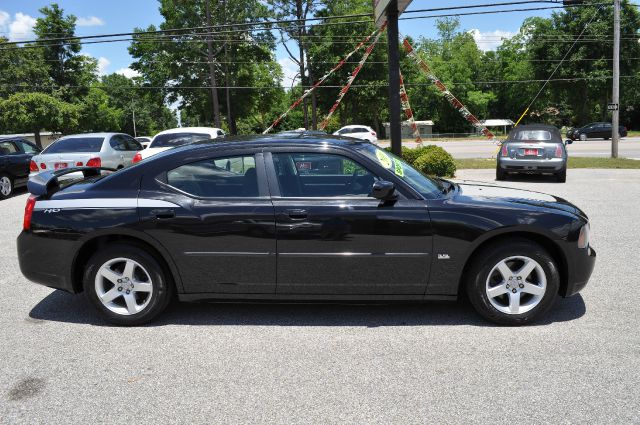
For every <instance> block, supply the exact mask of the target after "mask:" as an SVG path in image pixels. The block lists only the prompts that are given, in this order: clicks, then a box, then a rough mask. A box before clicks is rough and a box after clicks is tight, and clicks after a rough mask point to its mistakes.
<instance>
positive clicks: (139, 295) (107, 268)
mask: <svg viewBox="0 0 640 425" xmlns="http://www.w3.org/2000/svg"><path fill="white" fill-rule="evenodd" d="M95 289H96V294H97V295H98V299H99V300H100V302H101V303H102V305H104V306H105V307H106V308H107V309H109V310H110V311H112V312H114V313H116V314H120V315H123V316H130V315H132V314H136V313H139V312H141V311H142V310H144V309H145V308H146V307H147V306H148V305H149V301H151V297H152V295H153V285H152V282H151V277H150V275H149V272H147V270H146V269H145V268H144V267H142V266H141V265H140V263H138V262H136V261H134V260H131V259H129V258H114V259H111V260H109V261H107V262H106V263H104V264H103V265H102V266H101V267H100V268H99V269H98V272H97V273H96V280H95Z"/></svg>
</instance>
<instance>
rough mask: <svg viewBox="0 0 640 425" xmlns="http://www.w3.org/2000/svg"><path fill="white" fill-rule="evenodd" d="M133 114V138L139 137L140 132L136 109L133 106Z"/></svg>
mask: <svg viewBox="0 0 640 425" xmlns="http://www.w3.org/2000/svg"><path fill="white" fill-rule="evenodd" d="M131 112H132V113H133V137H138V132H137V131H136V108H134V107H133V105H131Z"/></svg>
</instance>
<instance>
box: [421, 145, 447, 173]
mask: <svg viewBox="0 0 640 425" xmlns="http://www.w3.org/2000/svg"><path fill="white" fill-rule="evenodd" d="M412 165H413V166H414V167H415V168H416V169H417V170H418V171H420V172H422V173H424V174H427V175H430V176H438V177H453V176H454V175H455V173H456V163H455V162H454V161H453V157H452V156H451V155H450V154H449V153H448V152H447V151H445V150H444V149H442V148H441V147H438V146H433V145H431V146H425V150H424V151H423V152H422V153H421V155H420V156H419V157H418V158H417V159H416V160H415V161H414V163H413V164H412Z"/></svg>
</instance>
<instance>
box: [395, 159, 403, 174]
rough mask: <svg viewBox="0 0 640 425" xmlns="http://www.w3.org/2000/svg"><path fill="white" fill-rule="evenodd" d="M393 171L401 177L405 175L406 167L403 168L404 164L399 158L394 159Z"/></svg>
mask: <svg viewBox="0 0 640 425" xmlns="http://www.w3.org/2000/svg"><path fill="white" fill-rule="evenodd" d="M393 166H394V167H393V171H394V172H395V173H396V175H398V176H400V177H404V168H402V164H401V163H400V161H398V160H393Z"/></svg>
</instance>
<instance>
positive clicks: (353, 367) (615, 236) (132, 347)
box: [0, 170, 640, 424]
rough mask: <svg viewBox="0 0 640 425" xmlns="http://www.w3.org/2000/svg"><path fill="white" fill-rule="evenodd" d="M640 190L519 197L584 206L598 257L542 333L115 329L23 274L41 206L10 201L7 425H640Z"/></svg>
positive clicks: (542, 185)
mask: <svg viewBox="0 0 640 425" xmlns="http://www.w3.org/2000/svg"><path fill="white" fill-rule="evenodd" d="M492 174H493V173H492V171H491V170H477V171H465V170H463V171H461V172H460V176H461V177H463V178H467V179H480V180H490V179H491V178H492ZM639 183H640V170H614V171H606V170H570V171H569V176H568V182H567V183H566V184H557V183H553V182H550V181H548V180H546V179H540V180H537V181H534V182H527V181H524V180H522V181H517V182H508V183H506V184H508V185H510V186H517V187H524V188H531V189H536V190H542V191H547V192H551V193H556V194H559V195H561V196H563V197H566V198H568V199H569V200H572V201H575V202H576V203H577V204H578V205H579V206H580V207H582V208H583V209H584V210H585V211H586V212H587V213H588V214H589V215H590V216H591V218H592V228H593V238H592V240H593V244H594V246H595V248H596V249H597V251H598V263H597V266H596V270H595V272H594V275H593V278H592V281H591V283H590V284H589V285H588V286H587V288H586V289H585V291H584V292H583V294H582V295H580V296H576V297H573V298H570V299H566V300H558V302H557V303H556V305H555V306H554V308H553V310H552V311H551V313H550V315H549V317H548V319H547V320H546V321H544V322H543V323H541V324H539V325H538V326H530V327H524V328H505V327H496V326H492V325H491V324H488V323H486V322H483V321H482V320H480V319H479V318H478V317H477V316H476V315H475V313H474V312H473V311H472V310H471V309H470V308H469V307H467V306H465V305H458V304H429V305H391V306H362V305H359V306H353V305H177V306H175V307H173V308H172V310H171V311H170V312H169V313H168V314H167V315H165V316H164V317H163V318H162V320H160V321H159V322H157V323H155V324H154V325H152V326H147V327H140V328H118V327H110V326H105V324H104V323H103V322H101V321H100V320H98V319H97V318H96V316H95V315H94V313H93V311H92V310H91V309H90V308H89V307H88V305H87V304H86V303H85V301H84V299H83V298H82V297H77V296H72V295H68V294H64V293H61V292H58V291H52V290H50V289H47V288H44V287H40V286H37V285H33V284H30V283H28V282H27V281H26V280H25V279H24V278H23V277H22V276H21V275H20V273H19V270H18V266H17V259H16V252H15V246H14V240H15V237H16V236H17V234H18V231H19V226H20V225H21V220H22V210H23V208H24V202H25V195H20V196H17V197H14V198H12V199H9V200H7V201H1V202H0V206H1V211H2V214H1V215H0V254H1V258H2V262H0V294H1V298H0V299H1V301H0V302H1V305H0V341H2V343H0V358H1V359H2V361H1V362H0V377H2V378H1V379H0V423H4V424H36V423H50V424H60V423H69V424H71V423H81V424H87V423H91V424H94V423H96V424H97V423H108V424H112V423H184V424H205V423H209V424H211V423H251V424H254V423H269V424H272V423H282V424H297V423H322V424H331V423H340V424H342V423H357V424H364V423H381V424H389V423H399V424H413V423H415V424H418V423H420V424H423V423H439V424H445V423H504V424H508V423H518V424H527V423H531V424H533V423H538V424H539V423H577V422H580V423H598V424H604V423H610V424H623V423H624V424H628V423H639V422H640V411H639V409H638V406H640V392H638V384H639V383H640V368H638V363H639V359H640V331H639V329H640V314H638V299H640V285H638V281H640V275H639V273H638V267H637V265H638V258H640V244H638V240H640V227H639V226H638V225H637V221H638V211H639V210H640V184H639Z"/></svg>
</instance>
